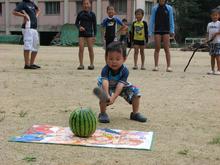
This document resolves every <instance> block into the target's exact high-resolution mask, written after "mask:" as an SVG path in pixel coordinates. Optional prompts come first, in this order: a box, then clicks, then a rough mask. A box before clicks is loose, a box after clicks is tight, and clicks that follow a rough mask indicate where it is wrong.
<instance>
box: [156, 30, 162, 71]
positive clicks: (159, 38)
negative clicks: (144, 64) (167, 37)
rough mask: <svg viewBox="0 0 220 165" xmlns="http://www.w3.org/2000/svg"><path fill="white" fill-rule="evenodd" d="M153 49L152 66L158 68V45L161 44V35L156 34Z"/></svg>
mask: <svg viewBox="0 0 220 165" xmlns="http://www.w3.org/2000/svg"><path fill="white" fill-rule="evenodd" d="M154 41H155V49H154V65H155V67H158V62H159V53H160V44H161V35H158V34H156V35H155V36H154Z"/></svg>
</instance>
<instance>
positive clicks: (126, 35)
mask: <svg viewBox="0 0 220 165" xmlns="http://www.w3.org/2000/svg"><path fill="white" fill-rule="evenodd" d="M122 22H123V24H124V25H126V26H128V21H127V19H125V18H124V19H122ZM128 38H129V33H128V28H126V29H122V30H121V32H120V40H119V41H120V42H121V43H122V45H123V54H124V55H126V54H127V46H128Z"/></svg>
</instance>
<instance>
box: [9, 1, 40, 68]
mask: <svg viewBox="0 0 220 165" xmlns="http://www.w3.org/2000/svg"><path fill="white" fill-rule="evenodd" d="M39 13H40V10H39V8H38V7H37V6H36V5H35V3H34V2H32V1H31V0H23V1H22V2H20V3H19V4H18V5H17V7H16V8H15V9H14V11H13V15H15V16H19V17H23V18H24V22H23V24H22V34H23V40H24V63H25V65H24V69H39V68H41V67H40V66H38V65H36V64H34V62H35V59H36V56H37V52H38V47H39V36H38V32H37V17H38V15H39ZM30 53H31V58H30V59H29V56H30Z"/></svg>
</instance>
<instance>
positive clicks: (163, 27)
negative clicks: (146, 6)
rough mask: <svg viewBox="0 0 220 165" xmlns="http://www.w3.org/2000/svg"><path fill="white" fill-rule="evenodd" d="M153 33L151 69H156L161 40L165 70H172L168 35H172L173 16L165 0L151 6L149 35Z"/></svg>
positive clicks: (159, 0) (171, 9)
mask: <svg viewBox="0 0 220 165" xmlns="http://www.w3.org/2000/svg"><path fill="white" fill-rule="evenodd" d="M152 35H154V40H155V51H154V63H155V67H154V68H153V71H158V70H159V68H158V62H159V53H160V48H161V42H163V47H164V51H165V54H166V62H167V69H166V71H167V72H172V68H171V56H170V50H169V47H170V37H174V16H173V8H172V7H171V6H170V5H168V4H167V0H158V3H157V4H156V5H155V6H154V7H153V8H152V14H151V17H150V24H149V36H150V37H151V36H152Z"/></svg>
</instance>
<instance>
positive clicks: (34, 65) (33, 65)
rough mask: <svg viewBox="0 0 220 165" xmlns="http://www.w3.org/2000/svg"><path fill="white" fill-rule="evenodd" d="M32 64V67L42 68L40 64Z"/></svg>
mask: <svg viewBox="0 0 220 165" xmlns="http://www.w3.org/2000/svg"><path fill="white" fill-rule="evenodd" d="M31 66H32V67H35V68H37V69H40V68H41V67H40V66H39V65H36V64H32V65H31Z"/></svg>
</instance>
